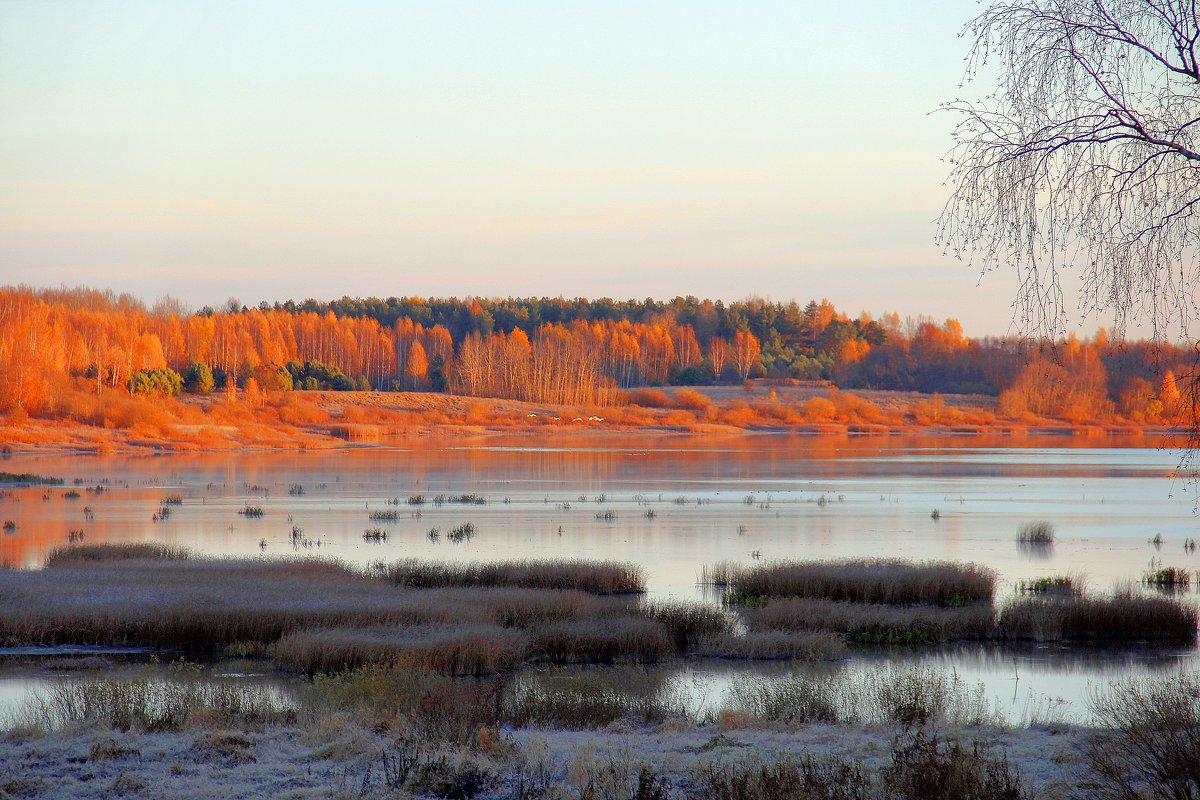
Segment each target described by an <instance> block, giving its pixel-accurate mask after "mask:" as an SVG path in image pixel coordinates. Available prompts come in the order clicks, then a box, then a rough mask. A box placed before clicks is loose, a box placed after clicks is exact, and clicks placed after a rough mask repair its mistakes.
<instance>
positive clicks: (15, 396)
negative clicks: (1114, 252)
mask: <svg viewBox="0 0 1200 800" xmlns="http://www.w3.org/2000/svg"><path fill="white" fill-rule="evenodd" d="M1191 359H1192V355H1191V353H1190V352H1189V351H1187V350H1184V349H1182V348H1179V347H1174V346H1170V345H1162V344H1151V343H1148V342H1126V341H1122V342H1116V341H1110V340H1109V338H1108V337H1107V335H1106V334H1105V332H1104V331H1103V330H1100V331H1098V332H1097V333H1096V334H1095V335H1094V336H1092V337H1090V338H1086V339H1078V338H1071V339H1069V340H1065V341H1058V342H1048V341H1036V340H1031V339H1028V338H1021V337H1002V338H980V339H972V338H968V337H966V336H964V335H963V331H962V326H961V325H960V323H959V322H958V321H956V320H954V319H947V320H945V321H944V322H941V323H938V322H935V321H933V320H929V319H923V318H922V319H911V318H910V319H906V320H902V319H901V318H900V317H899V316H898V315H896V314H885V315H883V316H882V317H880V318H879V319H873V318H871V317H870V316H868V315H866V314H860V315H858V316H857V317H851V316H849V315H847V314H845V313H842V312H841V311H839V310H838V309H836V308H834V307H833V306H832V305H831V304H830V303H829V302H828V301H812V302H809V303H807V304H806V305H803V306H802V305H800V304H799V303H797V302H795V301H792V302H788V303H776V302H769V301H766V300H762V299H758V298H751V299H747V300H743V301H738V302H734V303H730V304H728V305H726V304H724V303H722V302H720V301H716V302H713V301H709V300H698V299H697V298H694V297H677V298H675V299H674V300H671V301H667V302H660V301H655V300H651V299H647V300H645V301H633V300H630V301H623V302H622V301H613V300H609V299H601V300H586V299H575V300H564V299H561V298H558V299H551V298H510V299H482V298H480V299H475V298H467V299H462V300H459V299H436V298H429V299H422V298H395V297H392V298H388V299H386V300H379V299H374V298H371V299H365V300H363V299H350V298H343V299H342V300H338V301H335V302H330V303H322V302H317V301H315V300H308V301H305V302H303V303H299V304H297V303H294V302H291V301H288V302H285V303H276V304H274V305H271V304H267V303H263V304H261V305H259V306H258V307H255V308H247V307H245V306H242V305H240V304H238V303H237V301H234V300H230V301H229V302H228V303H227V304H226V305H225V306H223V307H222V308H220V309H213V308H204V309H201V310H200V311H197V312H191V311H189V310H188V309H186V308H185V307H184V306H183V305H182V304H181V303H179V302H178V301H174V300H171V299H164V300H162V301H160V302H158V303H156V304H155V305H154V306H153V307H147V306H146V305H145V304H143V303H141V302H140V301H138V300H136V299H134V298H132V297H130V296H128V295H121V296H117V295H114V294H113V293H111V292H104V291H97V290H91V289H72V290H67V289H62V290H35V289H29V288H25V287H17V288H6V289H0V413H3V414H6V415H7V416H8V418H9V424H13V422H14V421H20V420H24V419H29V418H41V419H45V420H59V421H70V422H75V423H81V424H85V425H94V426H98V427H103V428H132V427H135V426H138V425H146V424H148V422H150V421H153V420H155V419H156V420H157V424H158V427H159V429H160V432H161V429H162V427H163V425H167V424H169V423H171V422H180V421H191V422H192V423H200V422H204V421H211V420H208V419H207V418H204V417H203V414H205V413H207V414H211V413H214V404H215V403H217V402H218V401H219V402H220V403H224V404H225V405H226V406H228V405H229V404H231V403H239V402H240V403H243V404H246V405H248V406H249V407H251V408H257V409H259V410H260V412H259V416H260V417H262V416H263V414H266V417H267V419H266V422H267V423H278V422H285V423H287V422H290V423H292V424H302V423H304V422H305V421H306V420H307V421H310V422H311V421H315V417H313V413H315V412H311V409H310V410H308V411H305V410H303V409H304V408H305V406H304V404H303V403H302V402H301V400H300V399H299V397H300V395H298V394H297V390H309V391H316V390H324V391H327V392H328V391H333V392H339V391H353V390H357V391H360V392H365V391H371V392H385V393H391V392H406V393H411V392H417V393H442V394H448V395H454V396H466V397H479V398H505V399H511V400H514V401H523V402H527V403H541V404H549V405H557V406H570V407H575V408H612V407H618V408H621V407H630V406H639V407H647V408H655V407H660V408H661V407H673V408H674V409H675V410H676V411H682V412H686V413H684V414H682V415H680V414H676V415H675V416H674V417H671V418H666V419H657V422H658V423H660V424H661V423H664V422H665V423H666V424H684V425H686V424H689V421H690V423H695V422H704V421H709V422H721V423H725V424H734V425H739V424H740V425H742V426H745V425H752V424H784V425H787V424H796V425H799V424H805V423H821V422H829V421H834V420H841V421H849V422H860V423H864V422H865V423H870V422H876V423H879V422H883V423H886V422H888V420H887V419H885V418H884V416H886V415H883V416H880V415H879V414H875V413H873V412H871V411H870V410H869V409H868V408H867V407H868V406H870V405H871V403H870V402H868V401H866V400H857V401H855V402H854V403H853V404H854V405H856V409H857V413H856V414H848V413H847V409H846V407H845V406H846V404H847V403H848V402H849V401H848V400H847V399H846V396H848V395H850V393H854V392H863V391H865V392H870V391H878V390H898V391H906V392H919V393H923V394H926V395H976V396H982V397H983V398H990V399H991V403H990V408H988V404H987V403H984V404H981V405H978V406H977V407H975V408H976V413H975V415H974V416H968V417H963V416H962V414H961V413H959V414H958V415H957V416H955V415H950V417H949V418H947V419H946V420H938V419H932V420H931V419H929V418H928V417H929V415H928V414H925V415H924V417H925V418H923V419H916V420H915V421H917V422H925V423H929V422H934V423H937V422H939V421H946V422H950V423H969V424H975V425H989V424H995V423H996V421H997V420H1010V421H1021V420H1027V421H1028V420H1034V419H1042V420H1058V421H1061V422H1063V423H1067V424H1072V425H1080V424H1114V423H1115V424H1126V425H1134V426H1138V425H1179V424H1184V423H1186V422H1188V421H1190V419H1191V418H1192V416H1191V406H1190V403H1188V402H1186V401H1185V398H1186V397H1187V396H1188V393H1187V391H1186V387H1187V379H1186V377H1185V376H1187V375H1189V374H1191V372H1192V361H1191ZM749 382H757V383H758V384H762V385H771V386H785V385H806V386H809V387H820V388H822V390H823V391H825V392H826V393H827V395H828V396H825V397H812V398H809V399H808V400H807V401H806V402H805V403H804V404H795V405H794V406H793V407H784V405H785V404H782V403H781V402H779V401H778V400H777V399H776V396H775V394H774V392H772V399H773V400H776V402H775V406H776V407H775V408H768V407H765V406H764V407H759V408H755V409H751V411H752V412H753V413H750V414H747V413H741V415H740V417H739V416H738V414H736V413H733V412H736V411H744V409H738V408H732V407H730V405H729V404H725V406H724V407H722V408H720V410H719V411H715V410H714V407H715V406H716V405H718V404H712V403H710V402H709V401H708V400H707V398H706V397H705V395H703V394H701V391H704V389H703V387H707V386H713V387H720V386H721V385H730V386H740V385H748V383H749ZM670 386H680V387H697V388H699V389H700V391H696V390H695V389H688V390H684V391H680V390H676V391H675V393H674V396H673V397H672V396H671V395H668V394H667V391H666V390H665V389H666V387H670ZM652 387H664V389H663V390H657V391H656V390H654V389H653V388H652ZM171 398H176V399H171ZM189 398H190V399H191V400H192V401H195V402H193V405H192V406H191V407H190V408H189V407H188V405H187V404H188V402H189ZM697 398H703V399H697ZM204 399H207V401H208V402H207V404H205V403H204V402H199V401H200V400H204ZM172 404H175V405H172ZM839 404H840V405H841V406H842V407H841V408H839ZM734 405H736V403H735V404H734ZM742 405H745V403H744V402H743V403H742ZM268 408H269V409H271V410H272V411H271V413H267V412H266V411H265V410H266V409H268ZM864 409H866V410H864ZM980 409H983V410H982V411H980ZM227 410H228V409H227ZM310 412H311V413H310ZM272 413H273V414H274V416H272ZM164 414H166V415H167V416H166V417H164V416H163V415H164ZM197 414H200V415H201V416H197ZM528 416H530V417H532V416H533V415H532V414H529V415H528ZM910 416H911V415H910ZM917 416H920V415H919V414H918V415H917ZM935 416H936V415H935ZM361 421H369V419H367V418H364V419H363V420H361ZM416 421H419V420H416ZM627 421H630V422H634V423H636V422H638V420H636V419H632V418H631V419H629V420H627ZM642 421H643V422H644V420H642ZM910 421H913V420H910ZM151 427H153V426H151Z"/></svg>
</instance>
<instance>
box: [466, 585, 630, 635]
mask: <svg viewBox="0 0 1200 800" xmlns="http://www.w3.org/2000/svg"><path fill="white" fill-rule="evenodd" d="M463 591H469V592H474V593H476V594H478V595H480V596H484V595H486V597H487V601H486V607H487V609H488V612H489V614H490V616H491V620H492V621H493V622H495V623H496V624H497V625H502V626H504V627H506V628H535V627H539V626H541V625H546V624H548V623H551V622H569V621H571V620H579V619H593V618H596V617H604V616H613V615H618V616H621V615H628V614H633V613H637V611H636V606H635V605H634V602H635V601H631V600H629V599H628V598H625V597H621V596H597V595H594V594H588V593H587V592H580V591H576V590H573V589H562V590H560V589H522V588H504V589H467V590H463Z"/></svg>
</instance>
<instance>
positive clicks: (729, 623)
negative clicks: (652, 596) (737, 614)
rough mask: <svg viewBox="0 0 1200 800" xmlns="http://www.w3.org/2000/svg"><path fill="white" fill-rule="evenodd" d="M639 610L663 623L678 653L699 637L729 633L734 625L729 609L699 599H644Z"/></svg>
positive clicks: (719, 635) (702, 638) (649, 617)
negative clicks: (695, 600) (691, 601)
mask: <svg viewBox="0 0 1200 800" xmlns="http://www.w3.org/2000/svg"><path fill="white" fill-rule="evenodd" d="M638 611H639V613H640V615H642V616H645V617H646V618H648V619H652V620H655V621H656V622H660V623H662V625H663V626H664V627H666V629H667V634H668V635H669V636H670V637H671V641H672V642H673V643H674V644H675V649H676V651H678V652H679V653H686V652H687V651H688V650H689V649H691V648H692V647H694V646H695V645H696V643H698V642H700V641H701V640H707V639H712V638H713V637H722V636H728V635H731V634H733V632H734V628H735V627H736V620H735V619H734V617H733V616H732V615H731V614H729V613H728V612H726V611H724V610H722V609H719V608H713V607H712V606H706V605H700V604H699V603H678V602H675V603H671V602H655V603H645V604H643V605H642V606H641V607H640V608H639V609H638Z"/></svg>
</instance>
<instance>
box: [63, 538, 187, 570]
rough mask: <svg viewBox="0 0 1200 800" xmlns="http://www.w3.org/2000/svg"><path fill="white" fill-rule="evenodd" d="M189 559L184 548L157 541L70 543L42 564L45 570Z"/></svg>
mask: <svg viewBox="0 0 1200 800" xmlns="http://www.w3.org/2000/svg"><path fill="white" fill-rule="evenodd" d="M192 557H193V556H192V553H191V551H190V550H188V549H187V548H186V547H178V546H175V545H168V544H159V543H157V542H126V543H123V544H122V543H118V544H72V545H68V546H66V547H56V548H54V549H53V550H51V551H50V554H49V555H47V556H46V562H45V563H46V566H47V567H62V566H66V565H70V564H80V563H86V562H100V561H186V560H188V559H190V558H192Z"/></svg>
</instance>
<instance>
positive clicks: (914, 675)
mask: <svg viewBox="0 0 1200 800" xmlns="http://www.w3.org/2000/svg"><path fill="white" fill-rule="evenodd" d="M727 710H733V711H739V712H742V713H746V714H749V715H750V716H752V717H755V718H757V719H761V720H767V721H772V722H783V723H787V724H807V723H811V722H850V723H858V724H868V725H870V724H896V723H900V724H906V725H912V724H921V725H924V724H927V723H939V724H949V725H962V726H977V725H982V724H985V723H994V722H996V715H995V713H994V709H992V708H991V707H990V705H989V703H988V700H987V694H986V692H985V691H984V688H983V685H982V684H975V685H971V684H967V683H965V682H964V681H962V679H960V678H959V677H958V675H957V674H955V673H945V672H941V671H939V670H935V669H928V668H922V667H896V666H881V667H877V668H875V669H872V670H868V671H866V672H863V673H861V674H858V675H854V674H848V673H845V672H839V673H825V672H809V671H798V672H795V673H793V674H791V675H788V676H785V677H782V678H763V677H742V678H738V679H737V680H736V681H734V683H733V684H732V686H731V687H730V693H729V701H728V704H727Z"/></svg>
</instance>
